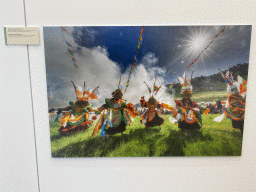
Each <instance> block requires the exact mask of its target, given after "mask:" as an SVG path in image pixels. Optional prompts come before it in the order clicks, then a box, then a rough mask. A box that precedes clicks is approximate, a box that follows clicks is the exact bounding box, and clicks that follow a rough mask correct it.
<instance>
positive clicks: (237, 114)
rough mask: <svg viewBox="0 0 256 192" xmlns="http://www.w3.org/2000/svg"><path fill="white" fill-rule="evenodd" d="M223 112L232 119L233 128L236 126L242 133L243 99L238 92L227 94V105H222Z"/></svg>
mask: <svg viewBox="0 0 256 192" xmlns="http://www.w3.org/2000/svg"><path fill="white" fill-rule="evenodd" d="M224 114H225V116H226V117H227V118H229V119H231V120H232V126H233V128H238V129H240V130H241V132H242V133H243V128H244V116H245V99H243V97H242V96H241V95H240V94H231V95H229V96H228V107H224Z"/></svg>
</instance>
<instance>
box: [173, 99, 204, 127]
mask: <svg viewBox="0 0 256 192" xmlns="http://www.w3.org/2000/svg"><path fill="white" fill-rule="evenodd" d="M175 103H176V108H177V109H178V110H177V111H175V112H174V114H173V117H174V118H175V119H176V121H175V122H176V123H178V127H179V128H180V129H181V130H198V129H200V128H201V126H202V118H201V113H200V108H199V106H198V105H197V104H196V102H195V101H189V102H188V103H185V102H184V100H175ZM199 123H200V124H201V126H200V125H199Z"/></svg>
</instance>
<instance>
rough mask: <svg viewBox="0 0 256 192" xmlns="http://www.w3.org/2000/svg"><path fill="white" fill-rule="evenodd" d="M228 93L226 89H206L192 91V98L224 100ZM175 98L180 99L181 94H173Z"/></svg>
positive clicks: (194, 99)
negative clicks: (203, 90) (204, 90)
mask: <svg viewBox="0 0 256 192" xmlns="http://www.w3.org/2000/svg"><path fill="white" fill-rule="evenodd" d="M227 95H228V93H227V92H226V91H206V92H193V94H192V100H193V101H195V102H214V100H215V99H217V100H221V101H226V100H227ZM175 96H176V99H181V94H180V93H176V94H175Z"/></svg>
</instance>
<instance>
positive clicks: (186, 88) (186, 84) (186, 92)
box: [174, 66, 194, 96]
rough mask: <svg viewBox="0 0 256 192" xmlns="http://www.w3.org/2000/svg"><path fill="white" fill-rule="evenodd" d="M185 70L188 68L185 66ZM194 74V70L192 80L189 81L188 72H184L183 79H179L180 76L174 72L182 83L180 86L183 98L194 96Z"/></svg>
mask: <svg viewBox="0 0 256 192" xmlns="http://www.w3.org/2000/svg"><path fill="white" fill-rule="evenodd" d="M185 68H186V66H185ZM193 72H194V69H193V70H192V73H191V76H190V79H187V76H186V71H185V72H184V75H183V78H182V77H179V76H178V75H177V74H176V73H175V72H174V74H175V75H176V76H177V79H178V81H179V83H180V86H181V94H182V95H183V96H191V94H192V90H193V87H192V85H191V80H192V76H193Z"/></svg>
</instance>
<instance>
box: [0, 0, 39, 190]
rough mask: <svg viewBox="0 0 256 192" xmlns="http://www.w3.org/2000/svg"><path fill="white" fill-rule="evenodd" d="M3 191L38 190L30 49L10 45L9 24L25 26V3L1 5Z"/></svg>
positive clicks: (0, 176) (15, 1)
mask: <svg viewBox="0 0 256 192" xmlns="http://www.w3.org/2000/svg"><path fill="white" fill-rule="evenodd" d="M0 7H1V10H0V13H1V19H0V23H1V24H0V37H1V38H0V54H1V56H0V66H1V69H0V79H1V83H0V85H1V88H0V90H1V91H0V106H1V112H0V113H1V116H0V182H1V188H0V191H31V192H34V191H38V177H37V164H36V148H35V138H34V126H33V115H32V104H31V87H30V77H29V65H28V52H27V46H11V45H9V46H7V45H5V41H4V29H3V26H5V25H20V26H24V25H25V20H24V9H23V2H22V1H20V0H12V1H5V2H3V1H1V3H0Z"/></svg>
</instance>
